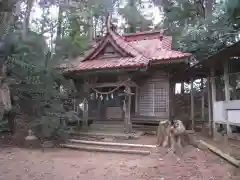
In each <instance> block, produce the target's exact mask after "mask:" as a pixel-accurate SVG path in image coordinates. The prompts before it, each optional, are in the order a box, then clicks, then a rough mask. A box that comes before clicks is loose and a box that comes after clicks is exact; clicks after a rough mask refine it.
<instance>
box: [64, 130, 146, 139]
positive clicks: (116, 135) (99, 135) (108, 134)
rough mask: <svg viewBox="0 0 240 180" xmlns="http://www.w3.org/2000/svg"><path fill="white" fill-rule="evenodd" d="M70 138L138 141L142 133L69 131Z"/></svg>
mask: <svg viewBox="0 0 240 180" xmlns="http://www.w3.org/2000/svg"><path fill="white" fill-rule="evenodd" d="M68 133H69V134H70V136H72V137H75V138H77V139H81V138H82V137H89V138H100V139H101V138H115V139H137V138H139V137H140V136H141V135H142V134H141V132H136V133H129V134H126V133H120V132H111V131H104V132H103V131H90V132H87V131H86V132H83V131H81V132H78V131H68Z"/></svg>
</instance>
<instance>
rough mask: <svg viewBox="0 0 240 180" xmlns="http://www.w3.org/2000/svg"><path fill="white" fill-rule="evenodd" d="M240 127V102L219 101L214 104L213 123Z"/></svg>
mask: <svg viewBox="0 0 240 180" xmlns="http://www.w3.org/2000/svg"><path fill="white" fill-rule="evenodd" d="M226 118H227V120H228V122H229V123H230V124H233V125H239V126H240V100H233V101H229V102H226V101H217V102H214V103H213V121H214V122H217V123H226Z"/></svg>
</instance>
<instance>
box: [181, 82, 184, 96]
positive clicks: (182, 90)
mask: <svg viewBox="0 0 240 180" xmlns="http://www.w3.org/2000/svg"><path fill="white" fill-rule="evenodd" d="M181 94H184V81H183V82H182V83H181Z"/></svg>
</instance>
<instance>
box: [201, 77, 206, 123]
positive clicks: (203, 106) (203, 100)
mask: <svg viewBox="0 0 240 180" xmlns="http://www.w3.org/2000/svg"><path fill="white" fill-rule="evenodd" d="M201 90H202V96H201V106H202V108H201V110H202V111H201V117H202V121H203V123H204V121H205V93H204V86H203V78H201Z"/></svg>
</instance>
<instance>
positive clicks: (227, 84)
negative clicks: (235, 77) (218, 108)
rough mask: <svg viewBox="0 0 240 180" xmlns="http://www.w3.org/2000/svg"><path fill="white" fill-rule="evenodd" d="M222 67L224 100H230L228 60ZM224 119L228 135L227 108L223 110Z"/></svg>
mask: <svg viewBox="0 0 240 180" xmlns="http://www.w3.org/2000/svg"><path fill="white" fill-rule="evenodd" d="M223 69H224V75H223V76H224V89H225V101H226V102H229V101H230V91H229V89H230V85H229V75H228V61H225V62H224V64H223ZM225 121H226V125H227V135H228V137H230V136H231V134H232V132H231V127H230V125H229V121H228V117H227V110H225Z"/></svg>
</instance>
